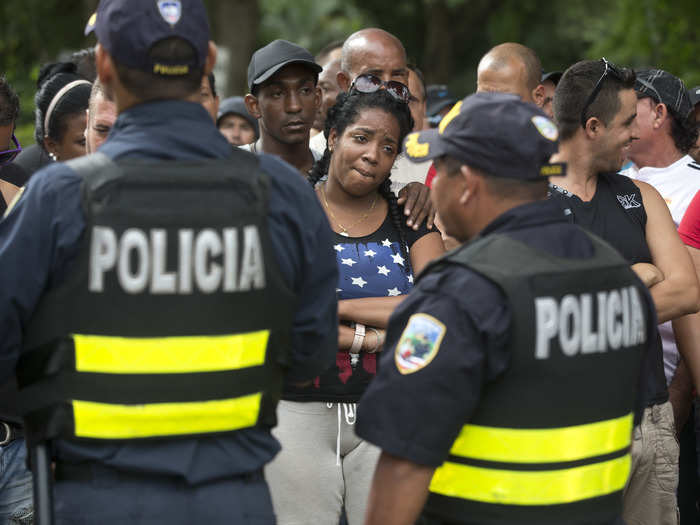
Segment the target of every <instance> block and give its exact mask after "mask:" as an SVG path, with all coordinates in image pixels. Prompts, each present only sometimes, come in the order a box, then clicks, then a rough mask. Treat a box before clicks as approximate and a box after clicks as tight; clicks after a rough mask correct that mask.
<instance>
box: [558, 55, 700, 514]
mask: <svg viewBox="0 0 700 525" xmlns="http://www.w3.org/2000/svg"><path fill="white" fill-rule="evenodd" d="M634 88H635V74H634V72H633V71H631V70H629V69H626V68H619V67H617V66H615V65H614V64H612V63H610V62H608V61H607V60H605V59H601V60H589V61H582V62H578V63H576V64H574V65H573V66H571V67H570V68H569V69H568V70H567V71H566V72H565V73H564V75H563V76H562V78H561V80H560V81H559V84H558V85H557V88H556V92H555V97H554V118H555V122H556V124H557V127H558V129H559V134H560V145H559V153H558V154H557V155H555V156H554V158H553V160H555V161H559V162H566V163H567V164H568V166H567V172H566V175H565V176H563V177H562V176H558V177H551V178H550V184H551V186H550V198H552V199H554V200H555V201H556V202H557V203H559V204H560V206H561V208H562V210H563V211H564V213H565V214H566V215H567V216H568V217H569V220H570V221H571V222H574V223H577V224H580V225H581V226H583V227H584V228H587V229H588V230H590V231H592V232H593V233H595V234H597V235H599V236H600V237H602V238H603V239H604V240H606V241H608V242H609V243H610V244H612V245H613V247H615V248H616V249H617V250H618V251H619V252H620V253H621V254H622V256H623V257H624V258H625V259H626V260H627V261H628V263H629V264H630V265H631V266H632V269H633V270H635V271H636V272H637V274H638V275H639V277H640V278H641V279H642V281H643V282H644V283H645V284H646V285H647V287H648V288H649V291H650V293H651V295H652V298H653V300H654V305H655V307H656V311H657V316H658V320H659V322H664V321H668V320H671V319H676V318H678V317H681V316H683V315H685V314H689V313H693V312H696V311H697V310H698V297H699V296H698V281H697V278H696V276H695V271H694V269H693V264H692V262H691V260H690V256H689V255H688V252H687V251H686V250H685V248H684V247H683V244H682V243H681V241H680V239H679V237H678V235H677V233H676V228H675V225H674V224H673V220H672V219H671V214H670V213H669V211H668V208H667V206H666V203H665V202H664V200H663V198H662V197H661V196H660V195H659V193H658V192H657V191H656V190H655V189H654V188H653V187H652V186H650V185H649V184H647V183H645V182H641V181H633V180H631V179H629V178H628V177H625V176H623V175H620V174H619V173H617V172H618V170H619V169H620V168H621V166H622V164H623V162H624V160H625V158H626V156H627V154H628V152H629V151H630V147H631V145H632V142H633V141H634V140H637V139H638V137H639V126H638V124H637V96H636V94H635V90H634ZM656 346H657V348H656V350H655V352H654V353H653V356H652V357H653V359H652V362H650V363H649V367H648V370H649V373H648V374H647V380H646V384H645V392H644V394H645V405H646V409H645V410H644V414H643V416H642V417H641V420H640V421H635V425H636V426H635V429H634V439H633V442H632V452H631V453H632V469H631V473H630V479H629V480H628V483H627V486H626V488H625V494H624V518H625V520H627V521H628V522H629V523H634V524H640V525H642V524H644V525H646V524H648V525H666V524H669V525H675V524H676V523H677V515H676V501H675V490H676V486H677V483H678V477H677V472H678V444H677V442H676V438H675V431H674V424H673V410H672V408H671V404H670V403H669V402H668V389H667V387H666V378H665V377H664V369H663V356H662V349H661V342H660V341H657V345H656ZM591 388H595V385H591Z"/></svg>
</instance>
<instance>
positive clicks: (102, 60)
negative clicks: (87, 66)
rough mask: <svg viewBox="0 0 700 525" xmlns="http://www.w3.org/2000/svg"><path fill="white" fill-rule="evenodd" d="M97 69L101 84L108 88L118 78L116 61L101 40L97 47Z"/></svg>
mask: <svg viewBox="0 0 700 525" xmlns="http://www.w3.org/2000/svg"><path fill="white" fill-rule="evenodd" d="M95 69H96V70H97V77H98V78H99V79H100V84H102V86H103V88H104V89H106V90H109V89H111V86H112V83H113V82H114V79H115V78H116V75H117V73H116V70H117V68H116V66H115V65H114V61H113V60H112V57H111V56H110V54H109V53H107V50H105V48H104V47H102V44H100V43H99V42H98V43H97V46H96V47H95Z"/></svg>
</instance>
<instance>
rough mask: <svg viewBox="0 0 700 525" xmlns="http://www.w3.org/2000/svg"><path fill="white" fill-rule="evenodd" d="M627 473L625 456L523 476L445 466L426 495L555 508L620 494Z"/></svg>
mask: <svg viewBox="0 0 700 525" xmlns="http://www.w3.org/2000/svg"><path fill="white" fill-rule="evenodd" d="M629 471H630V456H629V454H628V455H626V456H623V457H621V458H617V459H612V460H610V461H603V462H601V463H593V464H592V465H584V466H582V467H575V468H569V469H561V470H546V471H527V472H523V471H514V470H500V469H489V468H481V467H473V466H469V465H461V464H458V463H450V462H446V463H445V464H444V465H443V466H442V467H440V468H439V469H437V470H436V471H435V475H434V476H433V480H432V482H431V483H430V491H431V492H433V493H436V494H441V495H443V496H448V497H453V498H462V499H468V500H473V501H480V502H483V503H499V504H503V505H557V504H563V503H572V502H574V501H580V500H584V499H588V498H595V497H598V496H604V495H606V494H611V493H613V492H616V491H619V490H622V489H623V488H624V486H625V483H626V481H627V476H628V475H629Z"/></svg>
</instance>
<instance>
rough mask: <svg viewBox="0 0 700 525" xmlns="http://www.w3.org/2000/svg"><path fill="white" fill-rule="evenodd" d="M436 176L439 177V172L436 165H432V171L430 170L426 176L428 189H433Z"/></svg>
mask: <svg viewBox="0 0 700 525" xmlns="http://www.w3.org/2000/svg"><path fill="white" fill-rule="evenodd" d="M435 175H437V170H436V169H435V164H431V165H430V169H429V170H428V174H427V175H426V176H425V185H426V186H427V187H428V188H431V189H432V187H433V179H434V178H435Z"/></svg>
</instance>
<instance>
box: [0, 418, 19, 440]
mask: <svg viewBox="0 0 700 525" xmlns="http://www.w3.org/2000/svg"><path fill="white" fill-rule="evenodd" d="M22 437H24V428H22V427H18V426H15V425H14V424H13V423H7V422H6V421H0V446H3V445H7V444H8V443H9V442H10V441H14V440H15V439H19V438H22Z"/></svg>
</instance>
